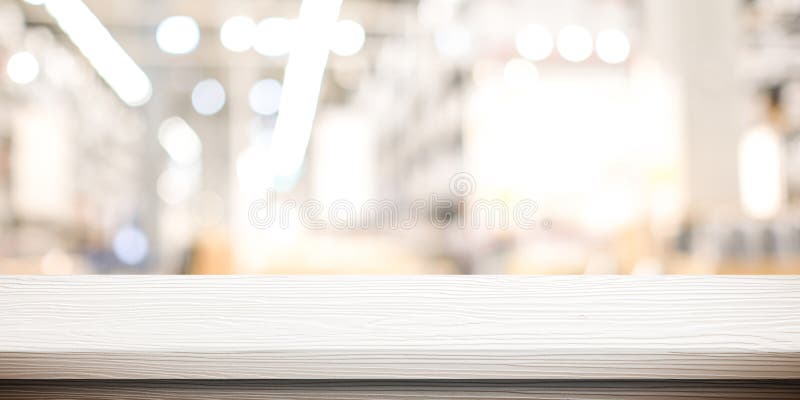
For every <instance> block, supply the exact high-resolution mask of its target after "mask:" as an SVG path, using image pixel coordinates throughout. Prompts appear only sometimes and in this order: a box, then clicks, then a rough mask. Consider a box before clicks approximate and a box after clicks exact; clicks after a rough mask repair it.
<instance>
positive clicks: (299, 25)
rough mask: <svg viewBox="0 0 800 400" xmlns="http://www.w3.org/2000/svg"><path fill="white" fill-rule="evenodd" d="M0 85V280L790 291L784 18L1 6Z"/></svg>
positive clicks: (616, 5)
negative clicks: (517, 281)
mask: <svg viewBox="0 0 800 400" xmlns="http://www.w3.org/2000/svg"><path fill="white" fill-rule="evenodd" d="M0 69H1V70H2V71H0V72H1V73H0V273H23V274H28V273H31V274H38V273H42V274H77V273H125V274H139V273H169V274H175V273H191V274H230V273H237V274H238V273H247V274H259V273H267V274H271V273H274V274H304V273H315V274H318V273H322V274H327V273H349V274H354V273H359V274H362V273H363V274H373V273H374V274H425V273H435V274H489V273H491V274H502V273H512V274H584V273H585V274H609V273H610V274H668V273H682V274H687V273H701V274H714V273H720V274H795V273H800V1H798V0H749V1H741V0H703V1H697V0H670V1H664V0H566V1H565V0H560V1H556V0H344V1H341V0H302V1H301V0H83V1H81V0H49V1H45V0H26V1H12V0H0ZM461 172H468V173H469V177H470V178H471V179H472V182H470V183H471V185H472V186H471V187H470V189H469V190H468V191H466V192H454V191H453V190H452V187H451V177H452V176H454V174H458V173H461ZM431 196H438V197H439V198H443V199H449V200H452V203H451V204H452V207H449V208H445V209H441V208H438V209H434V208H431V207H423V208H422V209H421V215H422V217H421V218H420V219H419V221H418V223H416V224H410V225H408V226H403V227H400V228H398V227H395V228H391V229H387V228H386V227H385V226H381V224H380V223H379V221H376V220H374V219H369V218H367V219H365V220H366V221H367V222H368V223H367V224H365V226H360V227H358V228H353V229H337V228H336V227H332V226H327V227H325V228H321V229H309V227H308V226H304V224H302V223H296V222H297V221H294V220H297V219H298V218H300V217H299V216H298V215H297V211H296V208H295V209H291V208H289V209H288V211H287V212H286V213H283V214H281V218H284V217H285V218H286V221H287V223H286V224H283V223H281V224H278V223H275V224H272V225H270V226H256V225H257V224H254V223H253V217H254V214H253V204H256V203H254V202H257V201H259V199H261V200H262V201H263V200H264V199H267V200H269V201H271V202H273V203H275V202H280V203H281V204H295V203H300V202H303V201H307V200H309V199H313V200H316V201H319V202H321V204H325V205H329V204H331V203H332V202H335V201H336V200H338V199H344V200H347V201H349V202H351V203H350V204H354V205H356V207H357V206H358V205H359V204H363V203H364V202H366V201H369V200H371V199H372V200H380V201H384V200H386V201H390V202H392V204H394V205H395V206H397V207H399V208H400V209H403V208H406V207H408V206H410V205H412V204H414V202H415V200H418V199H429V198H430V197H431ZM486 199H491V200H493V201H494V200H499V201H502V202H504V203H505V204H515V203H518V202H520V201H522V200H526V199H527V200H532V201H534V202H535V204H536V207H535V215H534V218H533V221H534V222H535V223H534V224H533V225H532V226H528V227H526V228H525V229H523V228H521V227H519V226H508V227H499V228H498V227H494V228H492V227H484V228H480V229H471V228H459V227H457V226H452V225H451V226H447V227H441V226H438V225H437V224H436V223H434V222H433V220H434V219H436V220H442V219H444V220H454V219H458V218H461V217H466V218H467V219H471V218H473V217H474V216H473V215H470V213H469V211H468V210H470V205H472V204H475V203H476V202H480V201H482V200H486ZM258 204H263V203H258ZM292 210H294V211H292ZM284 214H285V215H284ZM281 221H283V220H281ZM292 221H294V223H290V222H292ZM370 221H371V222H370ZM306 225H307V224H306Z"/></svg>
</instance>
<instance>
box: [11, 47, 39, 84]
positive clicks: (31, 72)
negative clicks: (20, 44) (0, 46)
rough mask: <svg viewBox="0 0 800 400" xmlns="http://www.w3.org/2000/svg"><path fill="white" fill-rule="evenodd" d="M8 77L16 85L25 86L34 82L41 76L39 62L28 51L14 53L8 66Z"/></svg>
mask: <svg viewBox="0 0 800 400" xmlns="http://www.w3.org/2000/svg"><path fill="white" fill-rule="evenodd" d="M6 72H7V73H8V77H9V78H10V79H11V81H13V82H14V83H18V84H20V85H25V84H28V83H31V82H33V80H34V79H36V77H37V76H38V75H39V62H38V61H36V57H34V56H33V54H31V53H29V52H27V51H21V52H19V53H14V55H12V56H11V57H10V58H9V59H8V63H7V64H6Z"/></svg>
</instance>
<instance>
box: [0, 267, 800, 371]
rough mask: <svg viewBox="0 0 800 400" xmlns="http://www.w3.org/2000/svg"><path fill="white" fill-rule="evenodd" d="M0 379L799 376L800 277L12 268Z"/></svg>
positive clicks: (1, 302)
mask: <svg viewBox="0 0 800 400" xmlns="http://www.w3.org/2000/svg"><path fill="white" fill-rule="evenodd" d="M0 378H18V379H71V378H97V379H102V378H113V379H126V378H149V379H176V378H177V379H180V378H192V379H217V378H225V379H497V378H499V379H664V378H669V379H780V378H800V278H796V277H786V276H782V277H675V276H666V277H647V278H644V277H614V276H609V277H589V276H585V277H511V276H506V277H498V276H472V277H430V276H415V277H335V276H333V277H332V276H325V277H252V276H230V277H208V276H206V277H200V276H75V277H33V276H7V277H0Z"/></svg>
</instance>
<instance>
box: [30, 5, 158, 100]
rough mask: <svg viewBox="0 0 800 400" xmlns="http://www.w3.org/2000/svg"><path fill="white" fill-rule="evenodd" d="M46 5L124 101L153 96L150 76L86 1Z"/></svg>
mask: <svg viewBox="0 0 800 400" xmlns="http://www.w3.org/2000/svg"><path fill="white" fill-rule="evenodd" d="M45 7H46V9H47V12H48V13H50V15H51V16H52V17H53V19H55V21H56V23H58V26H59V27H60V28H61V30H63V31H64V33H66V34H67V36H68V37H69V38H70V40H72V42H73V43H74V44H75V46H77V47H78V50H80V51H81V53H83V55H84V56H85V57H86V58H87V59H88V60H89V63H90V64H92V66H93V67H94V69H95V70H96V71H97V73H98V74H99V75H100V76H101V77H102V78H103V80H105V81H106V83H108V85H109V86H111V89H112V90H114V92H116V93H117V95H118V96H119V97H120V99H122V101H124V102H125V103H126V104H128V105H130V106H140V105H142V104H144V103H146V102H147V101H148V100H149V99H150V96H151V94H152V93H153V87H152V85H151V84H150V79H148V77H147V75H146V74H145V73H144V71H142V70H141V69H140V68H139V66H138V65H136V62H135V61H133V59H132V58H131V57H130V56H129V55H128V54H127V53H125V50H123V49H122V47H121V46H120V45H119V43H117V41H116V40H114V38H113V37H111V34H110V33H109V32H108V30H107V29H106V27H105V26H103V23H102V22H100V20H99V19H97V16H95V15H94V14H93V13H92V11H91V10H89V7H87V6H86V4H84V3H83V1H81V0H48V1H47V2H46V3H45Z"/></svg>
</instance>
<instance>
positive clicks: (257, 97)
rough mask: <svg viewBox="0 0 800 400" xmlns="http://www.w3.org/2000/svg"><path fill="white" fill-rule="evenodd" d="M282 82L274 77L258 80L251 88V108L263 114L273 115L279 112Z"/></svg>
mask: <svg viewBox="0 0 800 400" xmlns="http://www.w3.org/2000/svg"><path fill="white" fill-rule="evenodd" d="M281 89H282V88H281V84H280V82H278V81H276V80H274V79H264V80H261V81H258V82H256V84H255V85H253V87H252V88H250V95H249V96H248V99H249V101H250V109H252V110H253V111H255V112H256V113H259V114H261V115H272V114H275V113H276V112H278V107H279V106H280V103H281Z"/></svg>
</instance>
